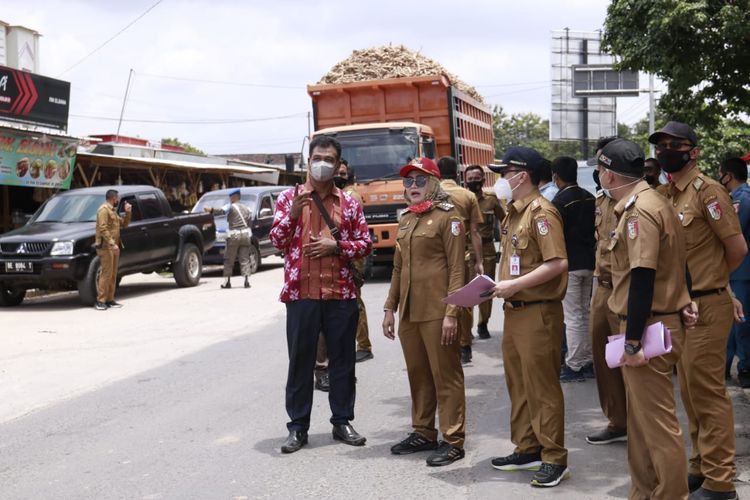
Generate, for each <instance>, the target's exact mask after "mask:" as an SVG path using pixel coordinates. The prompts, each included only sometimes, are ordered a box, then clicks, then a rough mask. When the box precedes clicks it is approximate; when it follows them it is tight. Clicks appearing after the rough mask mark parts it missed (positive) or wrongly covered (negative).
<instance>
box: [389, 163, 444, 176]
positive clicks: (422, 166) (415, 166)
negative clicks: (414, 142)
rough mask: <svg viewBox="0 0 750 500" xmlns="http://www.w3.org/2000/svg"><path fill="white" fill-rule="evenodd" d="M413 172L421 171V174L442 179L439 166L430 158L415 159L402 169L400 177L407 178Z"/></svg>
mask: <svg viewBox="0 0 750 500" xmlns="http://www.w3.org/2000/svg"><path fill="white" fill-rule="evenodd" d="M412 170H419V171H420V172H424V173H425V174H427V175H432V176H433V177H437V178H438V179H439V178H440V170H439V169H438V166H437V165H436V164H435V162H434V161H432V160H430V159H429V158H415V159H413V160H412V161H411V163H409V164H408V165H404V166H403V167H401V171H400V172H399V175H401V177H406V176H407V175H409V172H411V171H412Z"/></svg>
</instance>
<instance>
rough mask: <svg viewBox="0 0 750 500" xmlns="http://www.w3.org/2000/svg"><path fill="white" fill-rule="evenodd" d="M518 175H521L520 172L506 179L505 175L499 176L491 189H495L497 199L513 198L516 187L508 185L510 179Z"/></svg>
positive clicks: (508, 199)
mask: <svg viewBox="0 0 750 500" xmlns="http://www.w3.org/2000/svg"><path fill="white" fill-rule="evenodd" d="M519 175H521V172H519V173H517V174H516V175H514V176H513V177H510V178H509V179H506V178H505V177H500V178H499V179H498V180H497V181H496V182H495V185H494V186H493V189H494V190H495V194H496V195H497V197H498V198H499V199H501V200H505V201H510V200H511V199H512V198H513V191H514V190H515V189H516V188H514V187H511V186H510V179H515V178H516V177H518V176H519ZM516 187H518V186H516Z"/></svg>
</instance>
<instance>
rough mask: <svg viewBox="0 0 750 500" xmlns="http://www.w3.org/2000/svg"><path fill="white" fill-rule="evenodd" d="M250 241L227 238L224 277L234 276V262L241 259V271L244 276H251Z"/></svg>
mask: <svg viewBox="0 0 750 500" xmlns="http://www.w3.org/2000/svg"><path fill="white" fill-rule="evenodd" d="M250 245H252V243H250V239H249V238H248V239H246V240H245V241H244V242H243V239H242V238H240V237H239V236H233V237H230V238H227V241H226V249H225V251H224V277H225V278H228V277H230V276H232V271H234V261H235V259H237V257H239V259H240V271H241V272H242V276H250Z"/></svg>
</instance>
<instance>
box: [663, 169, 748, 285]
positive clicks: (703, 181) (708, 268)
mask: <svg viewBox="0 0 750 500" xmlns="http://www.w3.org/2000/svg"><path fill="white" fill-rule="evenodd" d="M669 198H670V201H671V202H672V206H673V207H674V210H675V211H676V212H677V216H678V217H679V218H680V221H681V222H682V228H683V229H684V231H685V244H686V245H687V259H688V269H689V270H690V277H691V278H692V281H693V286H692V289H693V290H694V291H704V290H713V289H716V288H723V287H725V286H727V284H728V283H729V267H728V266H727V261H726V259H725V258H724V244H723V243H722V240H723V239H726V238H728V237H730V236H734V235H735V234H741V233H742V230H741V229H740V222H739V219H738V218H737V214H736V213H735V212H734V206H733V205H732V200H731V198H730V197H729V193H727V191H726V189H724V187H723V186H722V185H721V184H719V183H718V182H716V181H715V180H713V179H711V178H709V177H706V176H705V175H703V174H701V173H700V171H699V170H698V168H697V167H693V169H692V170H690V171H689V172H688V175H686V176H685V177H684V178H682V179H680V182H679V183H674V182H673V183H672V184H671V185H670V190H669Z"/></svg>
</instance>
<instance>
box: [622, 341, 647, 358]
mask: <svg viewBox="0 0 750 500" xmlns="http://www.w3.org/2000/svg"><path fill="white" fill-rule="evenodd" d="M641 347H643V346H642V345H641V344H638V345H633V344H628V343H627V342H625V352H626V353H628V354H630V355H631V356H632V355H633V354H638V351H640V350H641Z"/></svg>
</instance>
